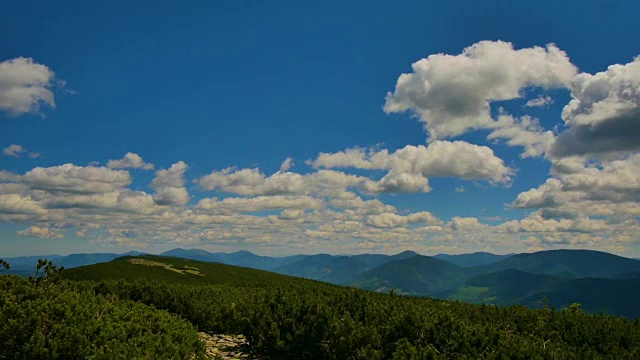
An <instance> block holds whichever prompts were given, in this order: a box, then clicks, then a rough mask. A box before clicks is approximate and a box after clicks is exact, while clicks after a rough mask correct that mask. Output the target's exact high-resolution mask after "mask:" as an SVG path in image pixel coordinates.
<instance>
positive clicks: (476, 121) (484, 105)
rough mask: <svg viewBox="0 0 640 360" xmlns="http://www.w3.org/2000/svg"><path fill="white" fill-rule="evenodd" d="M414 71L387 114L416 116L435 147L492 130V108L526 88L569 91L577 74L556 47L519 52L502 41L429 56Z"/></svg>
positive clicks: (390, 96) (399, 85)
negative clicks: (435, 142)
mask: <svg viewBox="0 0 640 360" xmlns="http://www.w3.org/2000/svg"><path fill="white" fill-rule="evenodd" d="M412 68H413V72H412V73H408V74H402V75H400V77H399V78H398V81H397V84H396V89H395V91H394V92H393V93H389V94H387V98H386V104H385V106H384V110H385V111H386V112H387V113H396V112H403V111H407V110H411V111H413V112H414V113H415V114H416V115H417V116H418V117H419V118H420V120H421V121H422V122H424V123H425V128H426V130H427V131H428V132H429V136H430V139H431V141H433V140H436V139H442V138H448V137H454V136H458V135H462V134H463V133H465V132H467V131H469V130H472V129H482V128H493V127H495V126H496V124H495V122H494V120H493V118H492V116H491V107H490V103H491V102H493V101H504V100H512V99H517V98H521V97H522V96H523V93H522V90H523V89H524V88H527V87H542V88H544V89H553V88H566V87H568V86H569V84H570V83H571V81H572V80H573V78H574V76H575V75H576V72H577V69H576V67H575V66H574V65H573V64H572V63H571V61H569V58H568V56H567V54H566V53H565V52H564V51H562V50H560V49H559V48H558V47H557V46H555V45H553V44H549V45H547V47H546V48H542V47H537V46H536V47H532V48H525V49H520V50H515V49H514V48H513V45H512V44H511V43H508V42H503V41H481V42H478V43H476V44H473V45H471V46H469V47H468V48H466V49H464V50H463V51H462V53H461V54H460V55H447V54H434V55H430V56H428V57H427V58H425V59H421V60H419V61H417V62H415V63H413V65H412Z"/></svg>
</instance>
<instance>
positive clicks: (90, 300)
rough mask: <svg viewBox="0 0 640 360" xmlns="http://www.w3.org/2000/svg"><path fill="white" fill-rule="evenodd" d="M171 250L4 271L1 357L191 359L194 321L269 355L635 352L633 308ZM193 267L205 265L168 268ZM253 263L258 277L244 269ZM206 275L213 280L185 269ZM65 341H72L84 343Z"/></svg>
mask: <svg viewBox="0 0 640 360" xmlns="http://www.w3.org/2000/svg"><path fill="white" fill-rule="evenodd" d="M131 260H138V261H141V262H140V263H137V264H136V261H133V262H132V261H131ZM146 261H154V262H156V264H154V265H150V264H148V263H147V264H144V262H146ZM170 261H175V262H173V263H169V262H170ZM179 261H180V260H179V259H173V260H172V259H168V258H158V257H153V258H150V257H130V258H124V259H118V260H115V261H113V262H111V263H108V264H109V265H110V266H111V267H113V269H110V268H109V266H107V265H104V264H100V265H91V266H88V267H85V268H84V269H83V268H78V269H72V270H70V271H69V272H68V273H67V277H68V278H73V277H76V278H80V277H84V278H87V279H88V278H98V277H102V280H100V281H95V280H89V281H69V280H58V281H54V279H52V280H51V282H50V285H47V286H44V285H46V284H47V281H43V282H40V283H37V285H36V283H33V282H31V281H30V280H28V279H21V278H17V277H13V276H10V277H1V278H0V284H1V285H0V286H1V288H2V290H3V291H2V292H1V293H0V294H1V298H0V299H2V300H1V301H0V310H1V312H0V314H2V319H1V320H2V321H1V322H0V324H1V325H0V326H1V327H2V328H1V330H0V349H2V350H0V351H3V353H2V354H3V355H2V356H0V358H11V359H16V358H33V359H37V358H47V359H50V358H85V357H86V358H91V357H94V358H118V357H120V358H136V357H137V358H154V359H163V358H174V359H178V358H181V359H187V358H189V357H190V356H191V354H201V350H202V349H201V347H200V345H198V344H199V343H197V342H196V340H195V327H197V329H198V331H206V332H212V333H226V334H244V335H246V336H247V338H248V340H249V342H250V343H251V344H252V346H253V347H254V348H255V350H256V351H258V352H259V353H260V354H262V355H263V356H266V357H268V358H271V359H334V358H335V359H637V358H639V357H640V323H639V322H638V321H637V320H636V321H630V320H626V319H623V318H618V317H612V316H601V315H587V314H584V313H582V311H581V309H580V307H579V306H578V305H574V306H571V307H569V308H567V309H564V310H557V309H553V308H544V309H541V310H532V309H529V308H526V307H522V306H514V307H508V308H500V307H497V306H488V305H472V304H468V303H462V302H451V301H445V300H436V299H428V298H412V297H404V296H398V295H389V294H382V293H374V292H369V291H365V290H360V289H357V288H354V287H343V286H335V285H330V284H326V283H321V282H317V281H311V280H303V279H296V278H290V277H286V276H282V275H277V274H269V273H266V272H260V271H257V270H251V269H245V268H234V267H224V266H223V268H224V269H226V270H225V271H224V272H222V271H218V270H216V271H213V270H211V269H209V268H208V266H214V267H216V268H218V267H219V266H220V264H207V263H202V262H197V261H190V262H189V263H188V265H187V264H186V263H180V262H179ZM157 263H162V264H164V265H166V266H170V267H171V268H172V269H173V270H170V269H167V268H166V267H164V266H161V265H158V264H157ZM126 264H128V265H126ZM105 266H107V267H106V268H105ZM123 266H131V267H135V268H132V269H137V270H136V271H135V272H137V273H138V276H137V279H134V278H133V277H130V280H123V279H119V280H116V279H118V278H119V277H120V276H121V274H122V272H121V270H122V269H123ZM118 268H120V269H121V270H115V269H118ZM142 268H144V269H146V270H144V271H143V270H141V269H142ZM194 268H195V269H198V272H199V273H201V274H204V275H198V274H195V273H190V272H177V271H176V270H179V271H184V270H193V271H195V270H194ZM128 269H129V268H128ZM218 269H222V268H218ZM132 271H133V270H132ZM74 272H75V273H76V274H74ZM92 272H94V274H93V275H92V274H91V273H92ZM63 273H64V272H63ZM169 273H175V277H174V275H173V274H172V275H168V274H169ZM80 274H82V276H80ZM249 274H251V277H253V275H256V276H261V277H257V278H253V280H249V279H247V277H245V275H246V276H248V275H249ZM258 274H262V275H258ZM207 276H210V277H212V278H214V280H215V283H206V282H203V281H193V282H189V281H185V279H190V278H194V279H195V278H203V277H207ZM223 280H224V281H223ZM103 308H104V309H108V310H107V311H106V312H102V311H101V309H103ZM109 309H112V310H109ZM165 311H166V312H165ZM12 314H18V315H12ZM176 315H177V316H179V317H176ZM148 318H151V319H155V320H153V321H148V320H147V319H148ZM185 321H188V322H189V323H190V324H189V323H187V322H185ZM54 328H55V331H53V330H52V329H54ZM115 329H117V330H115ZM167 342H169V344H171V346H169V345H167ZM72 344H80V345H81V346H80V349H81V350H82V351H84V352H83V353H78V352H77V351H76V350H74V349H75V347H73V346H71V345H72ZM89 344H96V345H95V346H93V345H89ZM110 344H111V347H109V346H110ZM114 344H117V346H115V345H114ZM108 351H110V352H109V353H107V352H108ZM103 353H104V354H103ZM116 353H117V354H124V355H117V356H116V355H114V354H116ZM187 353H188V355H187ZM14 354H19V355H14ZM105 354H107V355H105ZM141 354H143V355H141Z"/></svg>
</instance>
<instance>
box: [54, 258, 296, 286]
mask: <svg viewBox="0 0 640 360" xmlns="http://www.w3.org/2000/svg"><path fill="white" fill-rule="evenodd" d="M62 276H63V277H64V278H66V279H69V280H94V281H99V280H119V279H124V280H140V279H153V280H156V281H164V282H175V283H181V284H201V285H207V284H251V283H271V282H278V281H284V280H285V279H290V278H288V277H285V276H283V275H279V274H274V273H271V272H267V271H262V270H256V269H249V268H242V267H237V266H231V265H225V264H219V263H209V262H203V261H197V260H190V259H182V258H176V257H167V256H157V255H139V256H125V257H120V258H117V259H115V260H113V261H110V262H105V263H99V264H93V265H87V266H81V267H76V268H73V269H68V270H65V271H64V272H63V273H62Z"/></svg>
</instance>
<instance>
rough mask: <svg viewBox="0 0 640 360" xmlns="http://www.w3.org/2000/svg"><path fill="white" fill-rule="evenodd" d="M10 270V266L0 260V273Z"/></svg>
mask: <svg viewBox="0 0 640 360" xmlns="http://www.w3.org/2000/svg"><path fill="white" fill-rule="evenodd" d="M9 269H11V265H10V264H9V263H8V262H7V261H6V260H3V259H0V272H3V271H7V270H9Z"/></svg>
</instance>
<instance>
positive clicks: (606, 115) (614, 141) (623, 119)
mask: <svg viewBox="0 0 640 360" xmlns="http://www.w3.org/2000/svg"><path fill="white" fill-rule="evenodd" d="M571 97H572V100H571V101H570V102H569V104H567V105H566V106H565V107H564V109H563V111H562V118H563V119H564V121H565V123H566V125H567V126H568V129H567V130H566V131H564V132H563V133H561V134H560V136H559V137H558V140H557V141H556V142H555V144H554V147H553V154H554V155H555V156H571V155H585V154H602V153H612V152H621V151H638V150H640V58H636V59H635V60H634V61H633V62H631V63H628V64H626V65H618V64H617V65H611V66H609V68H608V69H607V70H606V71H603V72H599V73H597V74H595V75H591V74H587V73H582V74H579V75H578V76H576V77H575V78H574V79H573V81H572V84H571Z"/></svg>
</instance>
